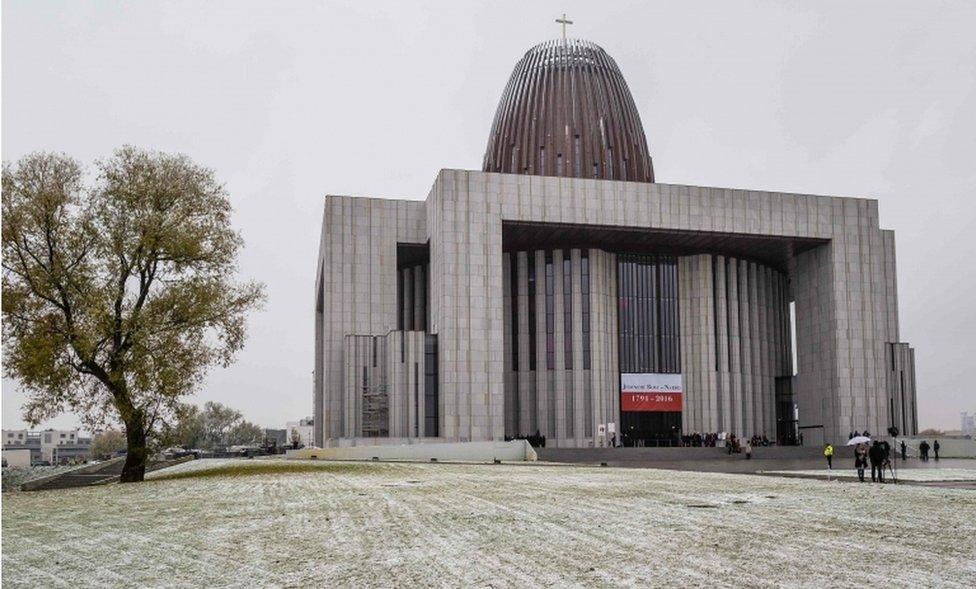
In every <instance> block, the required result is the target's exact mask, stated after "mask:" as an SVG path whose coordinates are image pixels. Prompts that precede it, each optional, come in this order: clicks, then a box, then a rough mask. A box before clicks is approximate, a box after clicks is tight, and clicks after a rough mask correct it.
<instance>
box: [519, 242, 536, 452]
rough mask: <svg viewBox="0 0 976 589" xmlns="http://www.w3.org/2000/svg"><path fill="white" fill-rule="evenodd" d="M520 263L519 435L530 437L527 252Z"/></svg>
mask: <svg viewBox="0 0 976 589" xmlns="http://www.w3.org/2000/svg"><path fill="white" fill-rule="evenodd" d="M516 261H517V263H518V279H517V280H518V321H519V330H518V331H519V339H518V347H519V348H518V349H519V369H518V404H517V405H516V407H517V409H516V416H517V419H518V422H517V423H518V428H517V433H518V434H519V435H523V436H525V435H528V428H529V411H528V409H529V404H530V403H531V399H530V395H531V392H532V373H531V372H530V370H529V345H530V343H529V263H528V254H527V253H526V252H518V254H516Z"/></svg>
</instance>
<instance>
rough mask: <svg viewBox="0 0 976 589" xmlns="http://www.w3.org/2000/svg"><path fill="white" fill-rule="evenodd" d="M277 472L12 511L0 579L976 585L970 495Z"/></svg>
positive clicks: (163, 482) (370, 471)
mask: <svg viewBox="0 0 976 589" xmlns="http://www.w3.org/2000/svg"><path fill="white" fill-rule="evenodd" d="M279 462H284V461H277V460H262V461H258V460H253V461H234V460H201V461H193V462H190V463H186V464H183V465H180V466H177V467H174V468H172V469H167V470H166V471H161V472H158V473H154V475H153V478H154V479H155V480H152V481H149V482H146V483H143V484H133V485H110V486H101V487H91V488H83V489H71V490H67V491H45V492H37V493H18V494H11V495H7V496H5V497H4V500H3V519H2V528H3V529H2V531H3V539H4V542H3V574H4V581H5V582H6V583H7V584H9V585H10V586H28V585H41V584H43V585H45V586H64V587H75V586H77V583H78V582H79V581H80V580H84V583H85V584H86V586H119V585H125V586H164V585H165V586H187V585H189V586H208V587H228V586H319V587H326V586H331V587H334V586H350V585H351V586H377V585H379V586H417V585H423V586H459V585H463V586H470V585H476V586H489V587H510V586H518V585H522V586H525V585H528V586H536V585H556V586H593V585H603V584H613V585H629V586H647V585H654V586H662V585H667V586H687V585H693V586H702V585H718V584H723V585H732V586H737V587H741V586H778V585H784V584H785V585H790V586H811V587H822V586H837V585H845V586H853V585H857V586H919V585H925V586H932V585H941V586H950V587H951V586H956V587H964V586H971V584H972V580H973V579H974V578H976V559H974V558H973V556H974V555H976V493H974V492H972V491H964V490H955V489H936V488H929V487H920V486H894V485H891V486H888V485H886V486H880V485H850V484H840V483H824V482H823V481H816V480H809V479H795V478H794V479H790V478H781V477H769V476H750V475H731V474H719V473H697V472H678V471H666V470H651V469H646V470H645V469H617V468H596V467H584V466H558V467H555V466H545V465H506V464H503V465H458V464H405V463H326V462H317V463H312V464H309V469H308V470H305V471H301V472H286V473H282V472H273V470H274V469H275V468H277V465H276V463H279ZM289 462H293V461H289ZM242 463H246V464H248V465H249V466H248V468H250V469H252V470H251V471H250V472H249V473H247V474H244V473H242V472H241V471H240V468H239V467H240V465H241V464H242ZM250 465H257V466H250ZM262 465H268V466H262ZM214 469H216V470H217V471H220V472H219V473H218V474H216V475H215V474H214V473H213V472H212V471H213V470H214ZM262 469H265V472H264V473H263V474H262V473H261V470H262ZM173 473H185V474H190V473H198V474H199V475H200V476H197V477H192V478H167V477H168V475H171V474H173ZM208 473H209V474H208Z"/></svg>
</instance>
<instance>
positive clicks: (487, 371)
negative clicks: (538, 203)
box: [427, 170, 504, 441]
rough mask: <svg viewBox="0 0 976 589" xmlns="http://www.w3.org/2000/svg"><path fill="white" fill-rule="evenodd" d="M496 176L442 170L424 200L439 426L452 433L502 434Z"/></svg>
mask: <svg viewBox="0 0 976 589" xmlns="http://www.w3.org/2000/svg"><path fill="white" fill-rule="evenodd" d="M499 181H500V179H499V178H498V175H491V174H481V173H476V172H464V171H457V170H442V171H441V173H440V174H439V175H438V178H437V181H436V182H435V183H434V187H433V188H432V190H431V194H430V196H429V197H428V199H427V229H428V232H429V233H428V237H429V239H430V254H431V265H430V276H431V279H430V284H431V321H430V323H431V332H432V333H436V334H437V335H438V345H439V352H440V368H441V370H440V372H439V378H440V383H439V387H438V388H439V391H440V403H441V407H440V410H441V411H442V412H441V414H440V415H441V424H440V425H441V428H440V429H441V433H442V437H444V438H447V439H449V440H457V441H468V440H491V439H500V438H501V437H502V436H503V435H504V419H503V411H504V371H503V362H504V360H503V358H502V353H501V350H502V349H503V337H504V335H503V327H502V300H503V293H502V291H501V290H502V276H501V272H502V262H501V255H502V241H501V240H502V226H501V216H500V213H501V202H500V200H499V199H498V198H497V192H498V191H499V190H501V185H500V184H497V183H496V182H499ZM489 192H490V193H491V194H492V197H491V198H490V199H489V198H488V194H489Z"/></svg>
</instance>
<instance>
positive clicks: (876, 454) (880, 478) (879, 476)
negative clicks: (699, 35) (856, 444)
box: [868, 440, 884, 483]
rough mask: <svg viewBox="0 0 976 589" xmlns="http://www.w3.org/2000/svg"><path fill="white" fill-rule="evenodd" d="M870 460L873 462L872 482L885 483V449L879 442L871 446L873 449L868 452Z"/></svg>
mask: <svg viewBox="0 0 976 589" xmlns="http://www.w3.org/2000/svg"><path fill="white" fill-rule="evenodd" d="M868 460H870V461H871V482H872V483H873V482H879V483H883V482H884V466H882V465H883V464H884V448H882V447H881V443H880V442H878V441H877V440H875V441H874V444H872V445H871V449H870V450H868Z"/></svg>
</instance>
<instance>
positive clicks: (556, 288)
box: [552, 250, 569, 446]
mask: <svg viewBox="0 0 976 589" xmlns="http://www.w3.org/2000/svg"><path fill="white" fill-rule="evenodd" d="M552 268H553V278H552V281H553V297H552V299H553V303H554V304H553V307H554V309H555V311H554V312H555V319H554V323H555V326H554V330H553V331H554V334H555V337H554V339H555V342H554V343H555V347H554V350H555V357H554V367H555V368H554V370H553V376H554V377H555V381H556V386H555V389H554V391H555V397H556V441H557V444H558V445H560V446H562V445H564V440H566V432H567V429H566V394H567V388H568V387H567V384H566V359H565V352H564V350H565V345H566V344H565V342H564V340H563V338H565V337H569V335H567V334H566V333H565V331H566V330H565V321H563V252H562V250H555V251H554V252H553V253H552Z"/></svg>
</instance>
